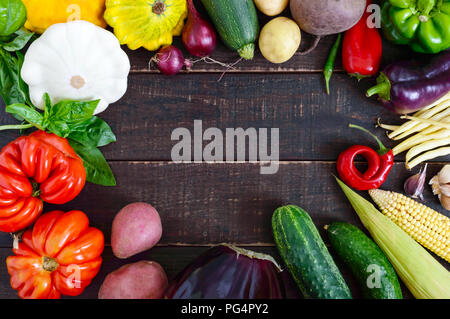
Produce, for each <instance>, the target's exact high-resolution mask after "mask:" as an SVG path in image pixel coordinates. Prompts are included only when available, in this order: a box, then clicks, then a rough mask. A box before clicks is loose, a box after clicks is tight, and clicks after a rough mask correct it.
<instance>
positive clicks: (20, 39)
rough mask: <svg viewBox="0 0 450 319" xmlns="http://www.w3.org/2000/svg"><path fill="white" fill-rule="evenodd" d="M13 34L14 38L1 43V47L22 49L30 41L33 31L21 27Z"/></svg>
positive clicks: (10, 49) (13, 50) (7, 49)
mask: <svg viewBox="0 0 450 319" xmlns="http://www.w3.org/2000/svg"><path fill="white" fill-rule="evenodd" d="M14 35H15V36H16V37H15V38H13V39H11V40H10V41H9V42H7V43H3V44H2V47H3V49H5V50H6V51H9V52H15V51H20V50H22V49H23V48H24V47H25V46H26V45H27V44H28V42H30V40H31V38H33V36H34V33H33V32H30V31H28V30H27V29H25V28H22V29H19V30H17V31H16V32H14Z"/></svg>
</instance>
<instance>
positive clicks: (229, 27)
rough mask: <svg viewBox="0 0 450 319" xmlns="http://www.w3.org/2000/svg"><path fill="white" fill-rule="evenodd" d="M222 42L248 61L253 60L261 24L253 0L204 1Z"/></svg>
mask: <svg viewBox="0 0 450 319" xmlns="http://www.w3.org/2000/svg"><path fill="white" fill-rule="evenodd" d="M202 3H203V6H204V7H205V8H206V11H208V14H209V16H210V18H211V20H212V21H213V23H214V25H215V26H216V30H217V32H218V33H219V35H220V37H221V38H222V41H223V42H224V43H225V44H226V45H227V46H228V47H229V48H230V49H232V50H234V51H237V52H238V53H239V55H240V56H241V57H243V58H244V59H247V60H251V59H253V55H254V51H255V42H256V40H257V39H258V33H259V24H258V15H257V13H256V8H255V4H254V3H253V0H202Z"/></svg>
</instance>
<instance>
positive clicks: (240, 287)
mask: <svg viewBox="0 0 450 319" xmlns="http://www.w3.org/2000/svg"><path fill="white" fill-rule="evenodd" d="M280 272H281V270H280V267H279V266H278V264H277V263H276V262H275V260H274V259H273V258H272V257H270V256H269V255H265V254H260V253H256V252H254V251H250V250H245V249H242V248H238V247H234V246H231V245H226V244H222V245H219V246H215V247H213V248H210V249H208V250H207V251H206V252H204V253H203V254H202V255H200V256H198V257H197V258H196V259H195V260H194V261H193V262H192V263H191V264H190V265H188V266H187V267H186V268H185V269H184V270H182V271H181V272H180V273H179V274H178V275H177V276H176V277H175V278H174V280H173V281H172V283H171V285H170V286H169V288H168V289H167V291H166V293H165V297H166V298H167V299H198V298H200V299H223V298H225V299H282V298H284V297H285V294H286V291H285V283H284V282H283V278H282V277H281V274H280Z"/></svg>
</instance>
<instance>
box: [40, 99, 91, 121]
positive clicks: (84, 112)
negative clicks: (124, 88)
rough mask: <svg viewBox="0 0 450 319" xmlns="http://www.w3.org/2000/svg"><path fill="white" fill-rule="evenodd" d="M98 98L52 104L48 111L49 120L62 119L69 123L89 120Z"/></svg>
mask: <svg viewBox="0 0 450 319" xmlns="http://www.w3.org/2000/svg"><path fill="white" fill-rule="evenodd" d="M98 102H100V100H96V101H89V102H82V101H68V100H67V101H61V102H59V103H57V104H55V105H53V106H52V107H51V108H50V110H49V113H48V118H49V120H50V121H64V122H66V123H67V124H69V125H75V124H79V123H81V122H84V121H87V120H89V119H90V118H91V117H92V116H93V114H94V111H95V108H96V107H97V105H98Z"/></svg>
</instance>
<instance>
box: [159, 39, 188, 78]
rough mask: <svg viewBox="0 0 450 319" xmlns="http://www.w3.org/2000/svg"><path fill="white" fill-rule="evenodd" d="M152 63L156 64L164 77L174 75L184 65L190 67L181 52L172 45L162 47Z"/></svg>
mask: <svg viewBox="0 0 450 319" xmlns="http://www.w3.org/2000/svg"><path fill="white" fill-rule="evenodd" d="M152 61H154V62H156V65H157V66H158V69H159V70H160V71H161V73H163V74H165V75H175V74H177V73H178V72H180V70H181V69H182V68H183V66H184V65H186V66H189V65H190V63H186V60H185V59H184V57H183V53H182V52H181V50H180V49H178V48H177V47H175V46H173V45H166V46H164V47H162V48H161V49H160V50H159V51H158V53H157V54H156V55H155V56H154V57H153V58H152Z"/></svg>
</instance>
